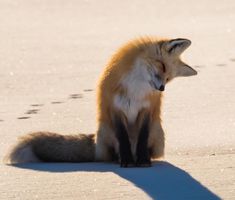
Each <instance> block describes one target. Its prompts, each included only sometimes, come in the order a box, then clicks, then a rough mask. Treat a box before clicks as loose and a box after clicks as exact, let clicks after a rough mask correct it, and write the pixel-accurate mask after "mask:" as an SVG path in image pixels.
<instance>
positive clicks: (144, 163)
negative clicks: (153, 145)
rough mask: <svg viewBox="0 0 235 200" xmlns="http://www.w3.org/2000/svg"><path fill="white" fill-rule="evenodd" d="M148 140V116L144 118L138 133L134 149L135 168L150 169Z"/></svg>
mask: <svg viewBox="0 0 235 200" xmlns="http://www.w3.org/2000/svg"><path fill="white" fill-rule="evenodd" d="M148 138H149V116H145V119H144V121H143V124H142V126H141V129H140V132H139V138H138V143H137V149H136V155H137V160H136V166H138V167H150V166H151V156H150V150H149V149H148Z"/></svg>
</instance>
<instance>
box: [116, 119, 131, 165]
mask: <svg viewBox="0 0 235 200" xmlns="http://www.w3.org/2000/svg"><path fill="white" fill-rule="evenodd" d="M114 125H115V133H116V137H117V140H118V143H119V154H120V166H121V167H128V166H130V165H133V163H134V159H133V156H132V152H131V144H130V141H129V136H128V132H127V129H126V126H125V125H124V123H123V121H122V119H121V118H120V117H119V116H116V117H115V119H114Z"/></svg>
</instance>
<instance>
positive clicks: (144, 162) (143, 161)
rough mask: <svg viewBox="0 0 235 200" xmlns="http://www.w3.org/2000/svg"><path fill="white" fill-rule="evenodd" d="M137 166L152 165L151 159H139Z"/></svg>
mask: <svg viewBox="0 0 235 200" xmlns="http://www.w3.org/2000/svg"><path fill="white" fill-rule="evenodd" d="M135 166H136V167H151V166H152V163H151V160H150V159H137V161H136V163H135Z"/></svg>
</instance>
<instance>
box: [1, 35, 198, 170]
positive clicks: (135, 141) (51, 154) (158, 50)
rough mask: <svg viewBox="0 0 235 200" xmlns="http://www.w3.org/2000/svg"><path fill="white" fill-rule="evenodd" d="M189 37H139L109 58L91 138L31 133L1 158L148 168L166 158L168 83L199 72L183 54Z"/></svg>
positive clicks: (89, 135)
mask: <svg viewBox="0 0 235 200" xmlns="http://www.w3.org/2000/svg"><path fill="white" fill-rule="evenodd" d="M190 45H191V41H190V40H189V39H184V38H176V39H167V38H158V37H140V38H137V39H133V40H131V41H129V42H127V43H126V44H124V45H123V46H122V47H121V48H119V49H118V50H117V51H116V53H114V54H113V56H112V57H111V59H110V60H109V61H108V63H107V64H106V66H105V68H104V71H103V72H102V74H101V76H100V79H99V81H98V84H97V90H96V93H97V95H96V96H97V100H96V103H97V105H96V106H97V114H96V120H97V129H96V132H95V133H94V134H77V135H60V134H57V133H52V132H34V133H29V134H27V135H24V136H22V137H21V138H19V141H18V143H17V144H16V145H15V146H13V148H12V149H11V151H10V152H9V153H8V155H7V156H6V157H5V162H6V163H8V164H18V163H25V162H117V163H119V164H120V167H132V166H134V167H150V166H151V162H152V160H154V159H159V158H162V157H163V156H164V149H165V134H164V130H163V127H162V120H161V105H162V96H163V92H164V91H165V87H166V84H168V83H169V82H171V81H172V80H173V79H174V78H176V77H188V76H193V75H196V74H197V71H196V70H194V69H193V68H192V67H190V66H189V65H188V64H186V63H184V62H183V61H182V59H181V54H182V53H183V52H184V51H185V50H186V49H187V48H188V47H189V46H190Z"/></svg>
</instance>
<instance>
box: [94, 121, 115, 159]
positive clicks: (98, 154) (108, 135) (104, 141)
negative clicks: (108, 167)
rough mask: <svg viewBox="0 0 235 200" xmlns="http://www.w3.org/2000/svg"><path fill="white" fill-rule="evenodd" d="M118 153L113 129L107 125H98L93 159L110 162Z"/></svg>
mask: <svg viewBox="0 0 235 200" xmlns="http://www.w3.org/2000/svg"><path fill="white" fill-rule="evenodd" d="M117 154H118V142H117V139H116V138H115V133H114V131H113V130H112V129H111V128H109V126H108V125H106V124H105V123H102V124H100V125H99V128H98V131H97V135H96V149H95V160H96V161H103V162H110V161H116V160H117Z"/></svg>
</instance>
